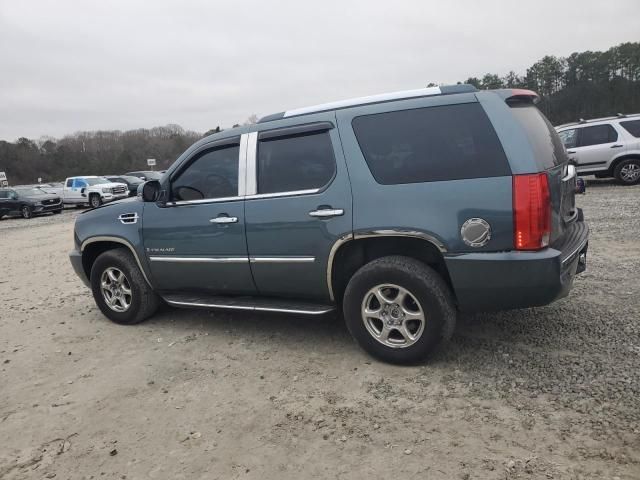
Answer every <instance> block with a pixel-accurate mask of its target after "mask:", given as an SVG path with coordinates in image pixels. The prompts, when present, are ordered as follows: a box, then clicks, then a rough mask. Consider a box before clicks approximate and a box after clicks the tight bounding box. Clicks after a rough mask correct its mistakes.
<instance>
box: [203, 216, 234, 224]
mask: <svg viewBox="0 0 640 480" xmlns="http://www.w3.org/2000/svg"><path fill="white" fill-rule="evenodd" d="M209 221H210V222H211V223H238V217H226V216H220V217H216V218H212V219H211V220H209Z"/></svg>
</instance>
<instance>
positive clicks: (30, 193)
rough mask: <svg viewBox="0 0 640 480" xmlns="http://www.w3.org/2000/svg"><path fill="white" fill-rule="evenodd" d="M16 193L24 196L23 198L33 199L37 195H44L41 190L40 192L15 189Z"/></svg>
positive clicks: (28, 189) (37, 189)
mask: <svg viewBox="0 0 640 480" xmlns="http://www.w3.org/2000/svg"><path fill="white" fill-rule="evenodd" d="M16 192H18V194H19V195H22V196H25V197H34V196H37V195H46V193H45V192H43V191H42V190H40V189H39V188H19V189H16Z"/></svg>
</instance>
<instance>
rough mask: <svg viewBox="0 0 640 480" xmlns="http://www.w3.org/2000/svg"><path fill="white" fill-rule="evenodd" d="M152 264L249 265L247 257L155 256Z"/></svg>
mask: <svg viewBox="0 0 640 480" xmlns="http://www.w3.org/2000/svg"><path fill="white" fill-rule="evenodd" d="M149 260H151V261H152V262H171V263H247V262H248V261H249V259H248V258H247V257H173V256H169V255H167V256H155V257H149Z"/></svg>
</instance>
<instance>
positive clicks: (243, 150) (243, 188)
mask: <svg viewBox="0 0 640 480" xmlns="http://www.w3.org/2000/svg"><path fill="white" fill-rule="evenodd" d="M248 140H249V136H248V135H247V134H246V133H243V134H242V135H241V136H240V153H239V154H238V196H239V197H244V196H245V195H246V193H247V146H248Z"/></svg>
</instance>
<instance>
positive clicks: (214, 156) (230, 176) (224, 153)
mask: <svg viewBox="0 0 640 480" xmlns="http://www.w3.org/2000/svg"><path fill="white" fill-rule="evenodd" d="M239 153H240V147H238V146H233V147H226V148H220V149H217V150H207V151H205V152H203V153H201V154H200V155H199V156H198V157H196V159H195V160H194V161H193V162H192V163H191V164H190V165H189V166H188V167H187V169H186V170H184V171H183V172H182V173H181V174H180V176H179V177H178V178H177V179H176V180H175V181H174V182H173V184H172V185H171V191H172V192H173V195H174V198H173V199H174V200H181V198H179V197H178V196H177V195H176V193H177V191H178V189H179V188H181V187H189V188H191V189H194V190H197V191H198V192H199V193H201V194H202V198H204V199H206V198H223V197H235V196H237V195H238V156H239Z"/></svg>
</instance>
